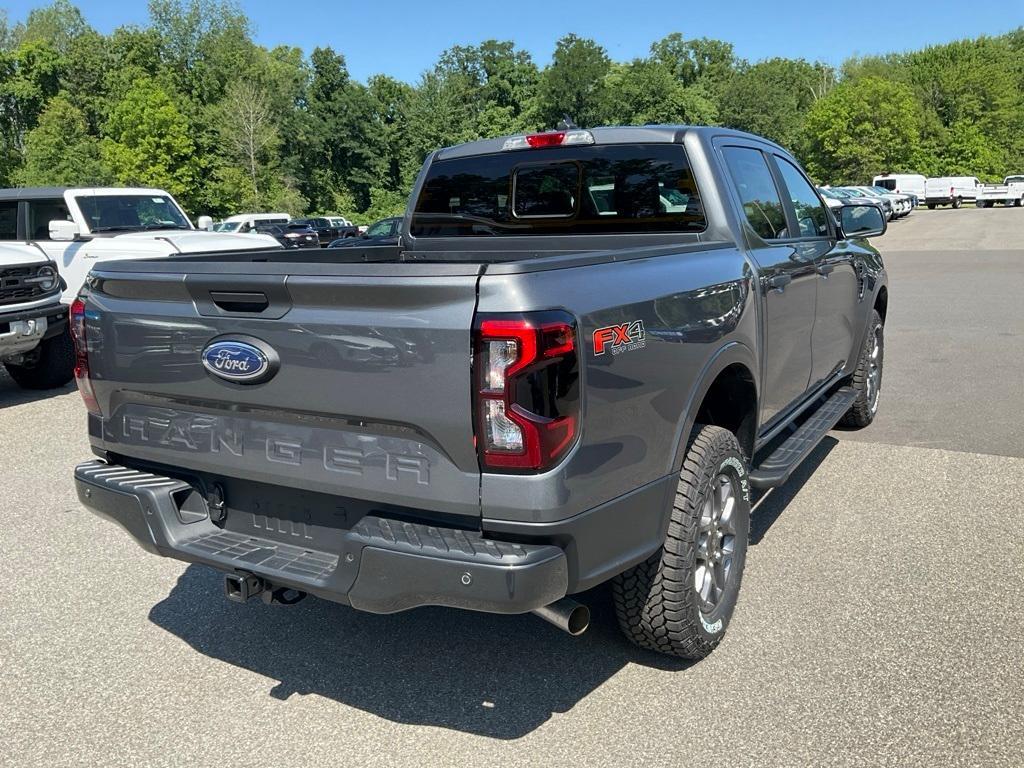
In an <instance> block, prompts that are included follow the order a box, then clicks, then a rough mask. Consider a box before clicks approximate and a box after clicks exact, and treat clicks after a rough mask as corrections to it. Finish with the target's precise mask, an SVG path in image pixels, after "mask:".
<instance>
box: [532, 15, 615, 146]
mask: <svg viewBox="0 0 1024 768" xmlns="http://www.w3.org/2000/svg"><path fill="white" fill-rule="evenodd" d="M610 70H611V60H610V59H609V58H608V54H607V52H606V51H605V49H604V48H602V47H601V46H600V45H598V44H597V43H595V42H594V41H593V40H588V39H586V38H582V37H577V36H576V35H566V36H565V37H563V38H562V39H561V40H559V41H558V43H557V44H556V46H555V53H554V56H553V57H552V59H551V65H550V66H549V67H547V69H545V70H544V71H543V72H542V73H541V75H540V82H539V83H538V86H537V123H538V124H539V126H541V127H544V128H554V127H555V126H556V125H557V124H558V121H559V120H561V119H562V118H563V117H565V116H568V117H569V118H571V119H572V120H573V121H574V122H575V123H576V124H577V125H579V126H582V127H585V128H586V127H591V126H595V125H600V124H601V123H602V122H604V121H605V119H606V114H607V109H608V92H607V87H606V84H605V78H606V76H607V75H608V73H609V71H610Z"/></svg>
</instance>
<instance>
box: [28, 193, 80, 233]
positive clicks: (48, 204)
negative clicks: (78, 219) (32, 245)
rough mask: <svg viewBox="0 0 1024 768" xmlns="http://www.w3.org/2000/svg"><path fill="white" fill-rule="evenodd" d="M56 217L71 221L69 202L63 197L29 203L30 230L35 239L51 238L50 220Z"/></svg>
mask: <svg viewBox="0 0 1024 768" xmlns="http://www.w3.org/2000/svg"><path fill="white" fill-rule="evenodd" d="M54 219H60V220H61V221H70V220H71V214H69V213H68V206H67V203H65V202H64V199H63V198H57V199H55V200H32V201H30V202H29V204H28V230H29V233H30V234H31V236H32V239H34V240H49V239H50V222H51V221H52V220H54Z"/></svg>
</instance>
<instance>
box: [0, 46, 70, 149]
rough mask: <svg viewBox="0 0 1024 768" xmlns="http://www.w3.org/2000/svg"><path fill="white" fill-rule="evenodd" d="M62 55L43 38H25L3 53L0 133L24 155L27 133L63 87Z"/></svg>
mask: <svg viewBox="0 0 1024 768" xmlns="http://www.w3.org/2000/svg"><path fill="white" fill-rule="evenodd" d="M61 66H62V62H61V58H60V55H59V54H58V53H57V52H56V51H55V50H54V49H53V48H51V47H50V46H49V45H47V44H46V43H42V42H24V43H21V44H20V45H19V46H18V47H17V48H16V49H15V50H13V51H10V52H6V53H0V133H2V135H3V139H4V146H5V147H6V148H8V150H9V151H12V152H14V153H17V155H19V156H20V155H21V153H22V152H23V150H24V146H25V134H26V133H27V132H28V131H29V130H31V129H32V127H33V126H35V124H36V122H37V121H38V119H39V115H40V114H41V113H42V111H43V108H44V107H45V106H46V103H47V102H48V101H49V100H50V99H51V98H53V96H55V95H56V94H57V91H58V90H60V73H61Z"/></svg>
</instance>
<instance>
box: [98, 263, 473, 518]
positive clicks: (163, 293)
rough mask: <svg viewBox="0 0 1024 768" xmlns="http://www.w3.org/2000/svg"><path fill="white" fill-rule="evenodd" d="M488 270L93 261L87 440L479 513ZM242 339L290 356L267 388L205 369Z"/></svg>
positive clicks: (370, 497)
mask: <svg viewBox="0 0 1024 768" xmlns="http://www.w3.org/2000/svg"><path fill="white" fill-rule="evenodd" d="M246 269H248V273H246ZM178 270H180V271H178ZM253 272H258V274H253ZM479 272H480V268H479V267H478V266H477V265H474V264H464V265H441V264H438V265H431V264H403V263H396V264H339V265H324V264H316V265H308V264H307V265H303V264H291V265H289V264H287V263H285V264H260V265H257V266H255V267H254V266H253V265H248V267H246V266H245V265H239V264H229V263H224V264H218V263H216V262H212V263H211V262H196V263H194V264H190V262H189V260H188V259H182V260H179V261H173V262H172V261H164V262H163V264H161V265H156V263H155V262H154V263H146V262H137V263H136V264H134V265H127V264H121V265H118V266H115V267H112V268H110V269H109V270H108V269H106V268H105V267H102V266H101V267H98V268H97V270H96V271H95V272H94V273H93V274H94V278H95V279H94V280H92V286H91V288H90V292H89V295H88V299H87V308H88V309H87V313H86V331H87V337H88V343H89V349H90V356H89V358H90V370H91V377H92V380H93V386H94V389H95V392H96V396H97V400H98V402H99V404H100V408H101V410H102V413H103V417H102V419H101V421H100V423H101V431H100V430H98V429H97V428H96V427H95V426H94V428H93V440H94V442H96V443H97V445H98V447H101V448H104V449H106V450H108V451H112V452H114V453H116V454H122V455H126V456H130V457H133V458H136V459H142V460H145V461H151V462H158V463H161V464H164V465H170V466H175V467H181V468H184V469H186V470H194V471H196V472H200V473H209V474H213V475H223V476H224V477H227V478H240V479H243V480H251V481H257V482H262V483H270V484H274V485H283V486H289V487H293V488H297V489H304V490H310V491H319V492H322V493H328V494H334V495H338V496H345V497H351V498H355V499H361V500H367V501H370V502H376V503H383V504H393V505H398V506H402V507H410V508H414V509H425V510H432V511H437V512H445V513H451V514H455V515H462V516H470V517H473V518H478V517H479V514H480V505H479V479H480V478H479V465H478V463H477V455H476V451H475V447H474V440H473V423H472V408H471V402H472V397H471V380H470V365H471V359H470V350H471V343H470V332H471V327H472V322H473V312H474V309H475V305H476V294H477V280H478V276H479ZM238 338H242V339H243V340H244V339H246V338H248V339H249V340H256V341H258V342H260V343H262V344H263V345H265V347H267V348H269V349H270V350H271V355H272V356H273V355H276V356H277V357H278V358H279V366H278V367H277V370H276V373H275V374H273V375H272V377H271V378H269V379H267V380H264V381H262V382H260V383H251V384H248V383H238V382H237V381H229V380H225V379H224V378H221V377H220V376H219V375H217V374H215V373H214V372H211V371H210V370H208V369H207V367H205V366H204V364H203V357H204V351H205V350H206V349H207V347H208V346H209V345H210V343H211V342H212V341H214V340H215V339H216V340H218V341H220V340H224V339H226V340H229V341H230V340H232V339H238ZM98 431H99V432H100V434H97V432H98Z"/></svg>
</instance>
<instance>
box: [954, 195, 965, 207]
mask: <svg viewBox="0 0 1024 768" xmlns="http://www.w3.org/2000/svg"><path fill="white" fill-rule="evenodd" d="M963 204H964V201H963V200H961V199H960V198H959V197H958V198H956V199H955V200H954V201H953V207H954V208H959V207H960V206H961V205H963Z"/></svg>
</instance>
